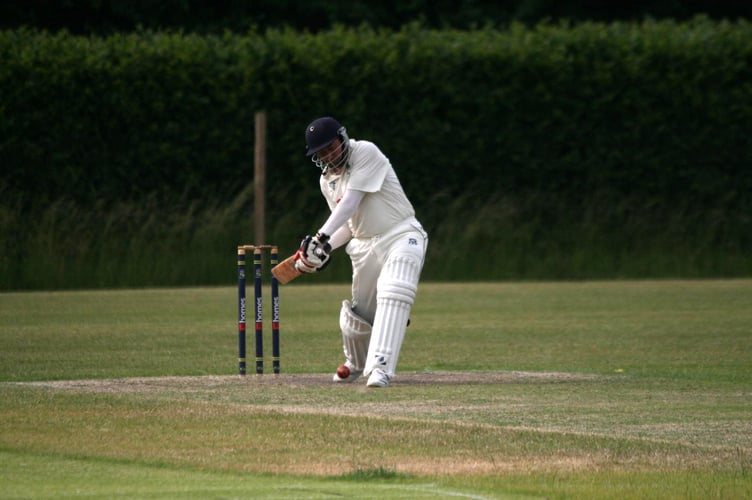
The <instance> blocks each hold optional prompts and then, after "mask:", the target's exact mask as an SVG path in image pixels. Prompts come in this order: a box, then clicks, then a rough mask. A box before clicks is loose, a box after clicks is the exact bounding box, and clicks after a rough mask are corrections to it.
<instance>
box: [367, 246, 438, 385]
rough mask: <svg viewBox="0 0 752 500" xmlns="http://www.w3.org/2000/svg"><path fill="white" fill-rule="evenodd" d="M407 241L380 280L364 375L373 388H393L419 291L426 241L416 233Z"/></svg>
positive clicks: (394, 254)
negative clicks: (406, 332) (391, 385)
mask: <svg viewBox="0 0 752 500" xmlns="http://www.w3.org/2000/svg"><path fill="white" fill-rule="evenodd" d="M419 236H420V237H419ZM403 238H405V237H404V236H403ZM406 241H407V242H408V243H406V245H399V246H398V247H397V250H396V251H395V252H393V254H392V255H391V256H390V257H389V258H387V261H386V263H385V264H384V268H383V270H382V272H381V275H380V277H379V280H378V285H377V293H376V315H375V317H374V321H373V329H372V333H371V342H370V343H369V346H368V357H367V359H366V366H365V370H364V372H363V373H364V374H365V375H367V376H369V379H368V384H367V385H368V386H370V387H384V386H387V385H389V381H390V380H391V379H392V378H393V377H394V375H395V373H396V370H397V361H398V360H399V354H400V349H401V348H402V341H403V340H404V338H405V329H406V328H407V322H408V320H409V319H410V310H411V309H412V305H413V303H414V302H415V295H416V292H417V290H418V281H419V280H420V273H421V270H422V268H423V257H424V254H425V238H423V237H422V235H419V233H416V234H415V236H414V237H413V236H410V237H409V238H407V239H406Z"/></svg>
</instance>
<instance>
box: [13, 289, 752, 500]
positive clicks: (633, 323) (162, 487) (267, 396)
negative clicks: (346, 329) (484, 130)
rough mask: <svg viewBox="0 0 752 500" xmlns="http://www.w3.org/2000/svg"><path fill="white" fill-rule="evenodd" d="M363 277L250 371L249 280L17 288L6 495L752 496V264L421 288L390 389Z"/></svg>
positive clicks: (284, 314) (294, 309) (290, 331)
mask: <svg viewBox="0 0 752 500" xmlns="http://www.w3.org/2000/svg"><path fill="white" fill-rule="evenodd" d="M348 291H349V288H348V286H347V285H317V284H315V278H311V277H303V278H301V279H300V280H299V282H296V283H295V284H293V285H287V286H284V287H282V288H281V292H280V293H281V299H282V307H281V333H282V374H281V375H279V376H273V375H264V376H255V375H249V376H246V377H240V376H238V375H236V373H237V325H236V321H237V304H236V290H235V288H234V287H215V288H170V289H158V288H151V289H139V290H135V289H134V290H116V291H65V292H23V293H8V292H6V293H2V294H0V422H2V431H1V432H0V460H1V461H2V463H3V466H2V467H1V468H0V498H60V497H89V498H104V497H107V498H112V497H118V496H119V497H123V498H313V499H318V498H339V497H348V498H406V499H407V498H410V499H413V498H472V499H498V498H520V499H522V498H525V499H527V498H578V499H580V498H593V499H602V498H613V499H617V498H618V499H623V498H661V499H664V498H677V499H678V498H752V370H750V367H752V280H748V279H744V280H715V281H713V280H702V281H699V280H698V281H604V282H560V283H451V284H450V283H423V284H422V285H421V288H420V290H419V294H418V302H417V303H416V305H415V308H414V309H413V314H412V322H411V326H410V327H409V328H408V332H407V338H406V340H405V344H404V346H403V351H402V356H401V360H400V366H399V368H400V372H399V374H398V377H397V379H396V380H395V381H394V382H393V385H392V386H391V387H389V388H388V389H367V388H366V387H365V382H364V381H363V382H362V383H356V384H353V385H345V386H340V385H336V386H335V385H334V384H332V383H331V382H330V380H331V374H332V372H333V370H334V369H335V368H336V366H337V365H338V364H339V363H340V362H341V361H342V354H341V342H340V337H339V331H338V314H339V307H340V302H341V300H342V299H344V298H348ZM249 293H251V294H252V290H250V289H249ZM265 293H266V297H265V298H266V299H267V312H268V310H269V307H268V302H269V301H268V298H269V294H268V289H265ZM249 319H252V318H249ZM251 327H252V322H250V321H249V332H250V331H252V328H251ZM269 333H270V323H267V331H266V348H267V349H266V351H267V355H269V354H270V347H271V342H270V335H269ZM252 345H253V344H252V336H251V335H249V338H248V346H249V348H248V351H249V371H250V370H251V367H252V362H251V357H250V354H251V353H252V352H253V349H252ZM267 367H268V368H269V369H270V368H271V362H270V359H267Z"/></svg>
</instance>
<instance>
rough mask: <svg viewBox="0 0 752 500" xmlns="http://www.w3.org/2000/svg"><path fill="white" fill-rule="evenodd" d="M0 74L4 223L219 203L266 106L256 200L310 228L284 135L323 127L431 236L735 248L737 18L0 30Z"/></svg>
mask: <svg viewBox="0 0 752 500" xmlns="http://www.w3.org/2000/svg"><path fill="white" fill-rule="evenodd" d="M0 60H2V65H0V136H2V142H1V143H0V158H1V159H2V164H3V172H2V179H1V184H0V195H3V198H4V199H6V200H7V199H12V200H14V203H16V205H13V206H12V207H11V210H15V208H13V207H16V206H19V207H21V208H20V209H19V210H21V211H23V212H24V213H33V211H34V210H35V207H38V206H39V205H45V204H49V203H52V202H54V201H56V200H60V199H64V200H67V201H70V202H72V203H74V204H76V205H77V206H81V207H87V206H88V207H93V206H96V207H99V208H98V209H101V210H105V211H106V210H107V207H108V206H111V205H113V204H115V203H120V202H138V200H142V199H145V198H148V199H158V200H163V203H164V205H165V206H167V205H169V206H175V207H180V206H186V205H188V204H190V203H205V204H207V205H213V206H214V205H216V204H218V203H222V202H223V201H224V200H226V202H227V203H230V201H231V200H233V199H235V198H236V197H237V196H238V195H239V194H240V193H241V192H243V190H244V189H245V188H247V186H248V184H249V183H250V182H252V179H251V172H252V170H253V167H252V161H253V135H254V134H253V115H254V113H255V112H256V111H257V110H266V111H267V113H268V133H267V138H268V144H267V154H268V159H267V163H268V165H269V173H268V176H267V177H268V178H267V184H268V190H267V194H268V198H269V199H270V200H275V203H276V204H277V205H276V206H277V207H280V201H281V200H284V203H283V204H282V205H281V207H280V208H279V209H280V210H285V211H287V212H299V213H300V214H301V215H302V216H305V217H310V218H316V217H321V216H322V212H321V210H322V207H323V203H322V202H321V199H320V195H319V194H318V191H317V185H316V175H317V174H316V170H315V169H314V167H313V166H311V165H310V163H308V161H307V160H306V159H305V158H304V157H303V150H304V147H303V130H304V127H305V125H306V124H307V123H308V122H309V121H310V120H311V119H313V118H315V117H316V116H320V115H324V114H332V115H334V116H336V117H338V118H339V119H340V120H341V121H342V122H343V123H344V124H345V125H346V126H347V127H348V131H349V132H350V135H351V136H352V137H355V138H366V139H370V140H373V141H375V142H376V143H378V144H379V145H380V146H381V147H382V149H383V150H384V151H385V153H386V154H387V155H388V156H389V157H390V158H391V159H392V162H393V164H394V165H395V167H396V168H397V170H398V173H399V175H400V177H401V179H402V181H403V184H404V185H405V187H406V190H407V191H408V193H409V194H410V196H411V198H412V199H413V201H414V202H415V204H416V207H417V208H418V212H419V215H421V217H422V219H423V220H424V222H426V225H427V226H428V228H429V230H430V231H431V232H432V234H434V235H437V236H438V237H439V238H440V239H441V238H449V237H452V238H456V237H458V236H461V235H458V234H457V233H456V231H454V230H452V231H450V228H448V227H446V224H445V221H446V220H447V219H448V218H450V219H451V218H452V217H455V218H457V217H459V218H460V220H461V219H462V218H466V217H473V216H474V214H476V213H480V212H484V213H486V212H487V207H488V206H492V207H496V208H498V209H499V210H502V211H503V213H504V215H503V223H504V224H507V225H509V226H510V227H511V228H514V226H515V224H517V223H521V222H525V223H527V222H529V221H531V220H539V221H540V227H541V228H544V227H546V226H558V227H560V228H562V227H569V228H572V227H576V228H578V230H577V233H578V234H580V233H581V232H582V231H587V230H588V227H590V228H596V229H598V230H601V229H603V228H607V229H608V228H612V229H611V230H612V232H613V236H614V238H612V239H611V242H612V244H614V245H617V246H618V244H619V243H618V242H620V241H623V240H622V239H621V237H618V230H619V228H620V227H621V228H628V227H631V226H630V224H631V225H632V226H634V227H640V228H641V229H640V231H641V233H642V235H643V236H644V235H651V234H652V235H654V236H657V235H660V234H661V231H663V230H664V229H666V227H667V226H666V224H667V222H668V221H672V220H673V221H674V223H675V224H676V225H677V226H676V227H674V228H672V229H671V230H673V231H675V232H676V231H678V233H677V236H676V242H677V243H678V244H683V245H692V244H693V243H692V242H693V241H695V240H694V239H693V238H694V237H693V236H692V235H691V234H689V233H692V231H696V230H697V229H693V230H691V231H688V232H684V229H683V226H684V225H686V224H703V225H705V224H711V225H712V224H715V225H720V227H721V230H720V234H721V236H713V237H712V238H718V241H717V242H716V243H713V244H714V245H716V248H721V247H723V245H729V244H730V245H732V246H734V248H735V249H737V250H738V251H741V252H744V251H746V250H748V249H749V248H750V246H751V245H752V244H751V243H750V238H749V237H748V236H747V235H748V234H750V229H752V227H751V226H752V222H751V221H750V214H751V213H752V196H751V195H752V168H750V167H751V166H752V146H750V145H749V141H748V140H747V135H748V132H749V130H752V29H750V24H749V23H747V22H745V21H739V22H735V23H730V22H713V21H710V20H708V19H706V18H696V19H694V20H693V21H691V22H687V23H676V22H669V21H663V22H654V21H647V22H643V23H640V24H626V23H613V24H598V23H585V24H580V25H577V26H568V25H566V24H561V25H548V24H540V25H538V26H536V27H534V28H526V27H524V26H522V25H514V26H512V27H511V28H510V29H508V30H503V31H502V30H492V29H483V30H477V31H454V30H443V31H437V30H428V29H423V28H422V27H421V26H420V25H417V24H415V25H410V26H406V27H404V28H402V29H401V30H399V31H387V30H379V31H377V30H372V29H369V28H365V27H363V28H359V29H350V28H343V27H340V28H335V29H332V30H330V31H326V32H321V33H317V34H310V33H299V32H295V31H292V30H271V31H268V32H265V33H263V34H261V33H249V34H247V35H244V36H239V35H234V34H229V33H227V34H225V35H223V36H199V35H194V34H184V33H180V32H138V33H132V34H127V35H113V36H108V37H104V38H102V37H95V36H91V37H79V36H73V35H70V34H66V33H57V34H49V33H45V32H39V31H34V30H28V29H20V30H13V31H2V32H0ZM499 207H501V208H499ZM498 217H500V216H499V211H498V210H494V211H492V214H491V219H494V218H498ZM677 221H678V222H677ZM278 229H279V230H280V231H281V230H282V229H287V228H276V227H272V228H271V232H272V233H273V234H274V232H275V231H277V230H278ZM591 230H592V229H591ZM493 231H494V228H493V227H492V228H490V229H488V230H486V229H482V230H481V231H480V232H481V233H482V234H483V235H485V236H484V237H485V238H486V239H488V238H490V239H491V240H492V239H493V237H494V236H493ZM487 233H488V234H487ZM563 233H564V234H563V235H560V236H559V238H567V236H566V230H564V231H563ZM543 234H544V235H545V234H546V233H545V231H544V232H543ZM624 234H626V233H623V234H622V237H626V238H627V240H629V237H628V236H629V235H627V236H624ZM713 234H716V233H715V232H714V233H713ZM465 236H467V235H466V234H465ZM551 237H553V236H551ZM21 239H23V238H21ZM606 240H608V238H606ZM615 242H617V243H615ZM729 242H731V243H729Z"/></svg>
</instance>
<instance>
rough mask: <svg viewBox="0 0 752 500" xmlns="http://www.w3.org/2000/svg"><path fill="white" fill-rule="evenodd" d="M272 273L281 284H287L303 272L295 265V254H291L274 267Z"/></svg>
mask: <svg viewBox="0 0 752 500" xmlns="http://www.w3.org/2000/svg"><path fill="white" fill-rule="evenodd" d="M272 274H273V275H274V277H275V278H277V281H279V282H280V283H281V284H283V285H284V284H286V283H289V282H291V281H292V280H294V279H295V278H297V277H298V276H300V275H301V274H303V273H302V272H300V271H298V270H297V268H296V267H295V255H291V256H290V257H288V258H286V259H285V260H283V261H282V262H280V263H279V264H277V265H276V266H274V267H273V268H272Z"/></svg>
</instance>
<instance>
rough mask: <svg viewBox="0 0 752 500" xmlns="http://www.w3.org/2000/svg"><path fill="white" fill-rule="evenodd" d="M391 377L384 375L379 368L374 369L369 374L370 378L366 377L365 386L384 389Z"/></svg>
mask: <svg viewBox="0 0 752 500" xmlns="http://www.w3.org/2000/svg"><path fill="white" fill-rule="evenodd" d="M391 378H392V377H390V376H389V375H387V374H386V372H385V371H384V370H382V369H381V368H374V369H373V371H372V372H371V376H370V377H368V382H366V386H368V387H386V386H388V385H389V381H390V380H391Z"/></svg>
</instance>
